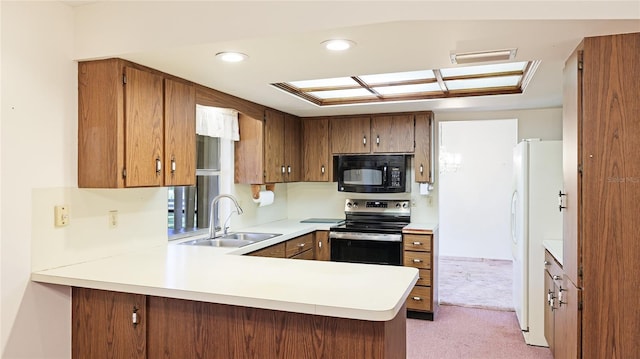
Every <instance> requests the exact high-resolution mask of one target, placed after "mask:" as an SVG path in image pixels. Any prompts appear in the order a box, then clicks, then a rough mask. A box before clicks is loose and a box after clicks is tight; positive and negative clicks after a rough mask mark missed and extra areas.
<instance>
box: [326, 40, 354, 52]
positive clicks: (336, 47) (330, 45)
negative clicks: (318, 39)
mask: <svg viewBox="0 0 640 359" xmlns="http://www.w3.org/2000/svg"><path fill="white" fill-rule="evenodd" d="M321 44H322V45H323V46H324V47H325V48H326V49H327V50H331V51H344V50H348V49H350V48H352V47H354V46H356V43H355V42H353V41H351V40H345V39H334V40H326V41H323V42H322V43H321Z"/></svg>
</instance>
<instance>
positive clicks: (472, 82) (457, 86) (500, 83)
mask: <svg viewBox="0 0 640 359" xmlns="http://www.w3.org/2000/svg"><path fill="white" fill-rule="evenodd" d="M521 77H522V76H500V77H487V78H482V79H469V80H451V81H445V82H444V83H445V85H446V86H447V89H449V91H455V90H468V89H480V88H493V87H515V86H517V85H518V83H519V82H520V78H521Z"/></svg>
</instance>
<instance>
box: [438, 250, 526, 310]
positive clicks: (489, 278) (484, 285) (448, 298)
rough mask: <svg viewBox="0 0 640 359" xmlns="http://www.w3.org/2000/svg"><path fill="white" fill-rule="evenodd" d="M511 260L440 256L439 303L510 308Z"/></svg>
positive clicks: (511, 307) (498, 308)
mask: <svg viewBox="0 0 640 359" xmlns="http://www.w3.org/2000/svg"><path fill="white" fill-rule="evenodd" d="M512 270H513V269H512V262H511V261H507V260H495V259H481V258H459V257H440V261H439V273H440V274H439V277H438V279H439V282H440V283H439V284H440V285H439V287H438V288H439V297H440V304H443V305H456V306H462V307H471V308H483V309H493V310H504V311H513V310H514V309H513V296H512V294H511V293H512V288H511V285H512V279H511V278H512Z"/></svg>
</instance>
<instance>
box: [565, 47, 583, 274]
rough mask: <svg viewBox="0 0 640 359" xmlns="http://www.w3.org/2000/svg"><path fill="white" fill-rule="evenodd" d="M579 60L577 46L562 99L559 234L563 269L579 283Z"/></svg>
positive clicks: (571, 58)
mask: <svg viewBox="0 0 640 359" xmlns="http://www.w3.org/2000/svg"><path fill="white" fill-rule="evenodd" d="M581 62H582V50H576V51H575V52H574V53H573V54H571V56H570V57H569V59H568V60H567V61H566V63H565V68H564V81H563V100H562V104H563V107H562V173H563V175H562V176H563V187H564V188H563V189H562V193H563V196H562V201H563V207H565V208H563V209H562V212H563V214H562V221H563V223H562V232H563V233H562V235H563V254H562V256H563V269H564V272H565V273H566V274H567V275H568V276H569V278H571V280H572V281H573V282H574V283H576V285H578V286H580V285H582V281H581V279H580V278H579V276H578V267H579V266H580V264H579V260H580V259H579V257H580V255H579V253H580V245H581V243H580V236H579V234H578V228H579V223H578V222H579V216H578V213H579V212H580V209H579V205H580V203H579V201H578V198H579V196H580V176H579V166H581V165H582V159H581V158H580V156H581V153H582V151H581V149H580V148H581V145H582V144H581V142H580V141H579V138H580V137H579V136H580V133H581V130H582V129H581V124H582V119H581V112H580V108H581V102H582V96H581V91H582V90H581V83H582V71H581V70H580V69H579V66H581V64H580V63H581Z"/></svg>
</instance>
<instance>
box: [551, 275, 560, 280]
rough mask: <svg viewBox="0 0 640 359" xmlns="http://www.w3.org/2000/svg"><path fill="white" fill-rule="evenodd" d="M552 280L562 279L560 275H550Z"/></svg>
mask: <svg viewBox="0 0 640 359" xmlns="http://www.w3.org/2000/svg"><path fill="white" fill-rule="evenodd" d="M551 278H552V279H553V280H560V279H562V277H560V276H559V275H554V276H552V277H551Z"/></svg>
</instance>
